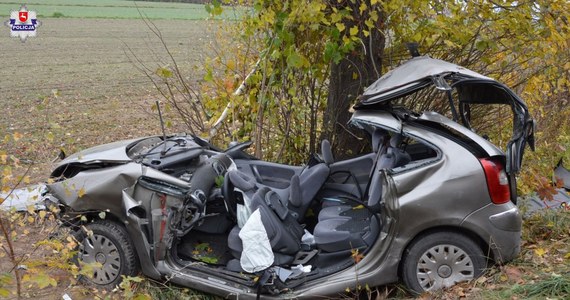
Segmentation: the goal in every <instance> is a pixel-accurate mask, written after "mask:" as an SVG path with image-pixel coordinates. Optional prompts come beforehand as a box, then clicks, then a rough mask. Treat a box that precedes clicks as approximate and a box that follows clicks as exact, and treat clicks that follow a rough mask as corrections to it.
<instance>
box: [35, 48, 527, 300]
mask: <svg viewBox="0 0 570 300" xmlns="http://www.w3.org/2000/svg"><path fill="white" fill-rule="evenodd" d="M425 90H433V91H435V92H438V93H443V94H444V95H445V96H446V97H447V98H448V100H449V105H450V107H452V109H451V118H448V117H447V116H445V113H444V112H436V111H414V110H413V108H411V107H402V106H397V105H395V104H396V101H397V100H398V99H401V98H403V97H406V96H409V95H413V94H414V93H418V92H422V91H425ZM472 105H506V106H508V107H510V109H511V111H512V115H513V118H512V123H513V127H512V128H513V132H512V137H511V139H510V141H509V142H508V144H507V147H506V149H505V150H502V149H500V148H498V147H497V146H496V145H494V144H493V143H491V142H490V141H488V140H487V139H486V138H484V137H482V136H480V135H479V134H477V133H475V132H474V131H473V130H472V128H471V125H470V122H471V121H472V120H471V119H470V114H469V113H468V112H469V109H470V106H472ZM350 124H351V126H352V128H355V129H358V130H361V131H363V132H364V133H366V135H367V136H368V137H369V141H370V145H371V147H370V148H371V151H370V152H369V153H361V154H360V155H359V156H356V157H353V158H350V159H347V160H340V161H337V160H335V158H334V156H333V154H332V152H331V147H330V143H329V142H328V141H326V140H324V141H323V142H322V147H321V151H320V152H321V153H320V155H317V156H314V157H313V159H311V160H310V163H308V164H307V165H305V166H290V165H284V164H278V163H273V162H268V161H262V160H258V159H255V158H254V157H251V156H249V155H248V154H247V153H245V152H244V149H245V148H246V147H247V146H248V144H247V143H243V144H238V145H235V146H234V147H230V149H228V150H225V151H222V150H220V149H217V148H215V147H214V146H212V145H210V144H209V143H208V142H207V141H206V140H203V139H201V138H198V137H195V136H186V135H175V136H169V137H148V138H142V139H138V140H129V141H122V142H117V143H114V144H108V145H103V146H99V147H95V148H92V149H88V150H85V151H83V152H80V153H78V154H75V155H73V156H71V157H68V158H66V159H65V160H63V161H61V162H60V163H59V164H58V165H57V166H56V168H55V169H54V171H53V173H52V174H51V176H52V178H53V179H54V182H53V183H51V184H49V185H48V193H47V194H46V195H45V198H46V199H47V201H49V202H51V203H53V204H55V205H58V206H59V207H60V210H61V212H60V219H61V220H62V221H63V222H65V223H66V224H69V225H70V226H73V228H77V229H78V231H77V234H76V237H77V239H78V241H79V249H78V260H79V262H80V263H84V264H94V266H93V274H92V276H86V277H85V278H84V279H83V280H84V281H86V282H89V283H90V284H93V285H95V286H100V287H112V286H115V285H117V284H118V283H119V282H120V280H121V275H135V274H137V273H138V272H139V270H140V271H142V273H143V274H144V275H146V276H148V277H151V278H154V279H156V280H164V279H168V280H169V281H170V282H173V283H176V284H179V285H183V286H187V287H190V288H194V289H197V290H201V291H205V292H208V293H212V294H216V295H220V296H223V297H229V298H255V297H257V296H260V295H261V296H263V297H268V298H272V297H273V298H314V297H317V296H335V295H339V294H342V293H345V291H346V290H347V289H348V290H354V289H355V288H356V287H358V286H366V285H368V286H370V287H372V286H378V285H383V284H388V283H392V282H397V281H399V280H401V281H403V282H404V283H405V285H406V286H407V287H408V288H409V290H410V291H412V292H414V293H422V292H425V291H432V290H436V289H440V288H444V287H449V286H451V285H453V284H455V283H457V282H461V281H466V280H470V279H473V278H476V277H477V276H479V275H481V274H482V272H484V270H485V269H486V268H487V266H488V265H489V264H492V263H504V262H507V261H509V260H511V259H513V258H514V257H516V256H517V255H518V253H519V251H520V239H521V223H522V221H521V216H520V213H519V210H518V209H517V207H516V205H515V203H514V202H515V201H516V177H515V175H516V174H517V172H518V171H519V170H520V169H521V164H522V158H523V152H524V149H525V147H526V146H527V145H529V146H530V147H531V148H532V147H533V143H534V140H533V130H534V128H533V126H534V123H533V120H532V118H531V116H530V114H529V112H528V109H527V107H526V105H525V103H524V102H523V101H522V100H521V99H520V98H519V97H518V96H517V95H515V94H514V93H513V92H512V91H511V90H510V89H509V88H507V87H506V86H504V85H503V84H501V83H499V82H497V81H495V80H493V79H491V78H488V77H486V76H483V75H480V74H478V73H476V72H473V71H470V70H467V69H465V68H462V67H460V66H457V65H455V64H451V63H448V62H445V61H441V60H437V59H432V58H430V57H427V56H421V57H415V58H412V59H411V60H409V61H407V62H405V63H404V64H402V65H401V66H400V67H398V68H395V69H394V70H392V71H390V72H388V73H387V74H385V75H384V76H382V77H381V78H380V79H378V81H377V82H375V83H374V84H372V85H371V86H370V87H368V88H367V89H366V90H365V92H364V94H363V95H361V97H360V98H359V102H358V103H357V104H356V105H355V106H354V113H353V116H352V119H351V121H350ZM103 212H104V214H102V213H103ZM79 216H81V217H79ZM80 225H81V226H80ZM81 228H84V229H81ZM85 229H86V230H85Z"/></svg>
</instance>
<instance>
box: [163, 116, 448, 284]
mask: <svg viewBox="0 0 570 300" xmlns="http://www.w3.org/2000/svg"><path fill="white" fill-rule="evenodd" d="M361 125H362V124H361ZM363 127H364V129H365V130H366V131H367V132H369V134H370V140H371V145H372V147H371V149H372V151H371V152H370V153H367V154H364V155H361V156H358V157H355V158H352V159H348V160H344V161H335V160H334V156H333V154H332V151H331V145H330V143H329V142H328V141H327V140H324V141H323V142H322V145H321V154H320V155H315V156H314V157H313V159H311V160H310V161H311V162H310V163H309V164H307V165H306V166H302V167H300V166H288V165H281V164H277V163H271V162H265V161H261V160H256V161H251V160H249V161H246V160H240V159H235V160H234V163H235V165H236V167H237V168H234V169H231V168H229V169H228V170H221V171H220V172H219V173H217V172H211V173H210V175H209V176H210V177H212V178H211V179H209V180H205V181H207V182H208V183H207V184H206V185H203V184H201V185H200V186H201V187H203V188H204V190H203V191H202V192H204V194H205V196H206V197H207V199H208V200H207V201H206V208H205V210H206V215H207V216H215V217H207V218H204V219H203V220H202V221H201V222H198V223H197V225H195V226H193V228H192V229H191V231H190V232H189V233H188V234H186V235H184V236H181V237H180V238H179V239H178V241H175V242H176V244H175V245H173V246H174V247H173V250H174V256H175V257H176V258H177V259H178V263H180V265H182V266H185V267H189V268H199V269H200V270H201V271H208V270H209V271H211V272H221V273H223V274H226V275H228V276H232V277H234V278H235V279H236V280H240V281H243V282H242V283H244V284H251V285H253V283H254V278H255V276H257V275H255V274H250V273H248V272H246V271H245V270H244V269H243V268H242V265H241V264H240V259H241V258H242V256H243V251H244V248H246V247H244V245H243V243H242V239H241V238H240V235H241V233H242V229H243V228H244V223H245V222H247V221H248V217H249V215H251V213H252V212H254V211H256V210H259V212H260V217H261V221H262V223H263V227H265V231H266V233H267V237H268V239H269V244H270V246H271V251H272V254H273V257H274V261H273V266H279V267H281V268H286V269H287V268H289V269H291V268H294V267H296V266H311V270H310V271H309V272H306V273H304V276H298V275H299V274H296V275H295V273H293V274H294V275H290V276H289V277H286V278H285V279H286V280H287V287H289V288H291V287H294V286H296V285H298V284H301V283H302V282H305V281H306V280H310V279H311V278H318V277H322V276H326V275H327V274H331V273H332V272H335V271H338V270H342V269H344V268H347V267H349V266H352V265H354V259H353V258H352V255H353V253H354V251H359V252H360V253H366V250H367V249H368V248H369V247H370V246H372V245H373V244H374V242H375V241H376V239H377V238H378V236H379V233H380V230H381V228H382V218H381V210H382V208H381V205H380V202H381V197H382V184H381V182H382V181H381V180H380V179H381V178H380V176H381V174H382V173H381V172H380V170H382V169H396V168H405V166H406V165H408V164H410V163H411V162H414V161H422V160H425V159H428V158H433V157H436V156H437V155H438V154H437V152H436V151H435V150H434V149H433V148H432V147H431V146H429V145H427V144H426V143H423V142H420V141H417V140H414V139H411V138H409V137H404V136H403V135H401V134H400V133H394V132H391V133H389V132H388V131H386V130H384V129H382V128H378V127H374V126H372V125H369V124H368V125H366V124H364V126H363ZM204 168H207V167H204ZM199 169H200V168H199ZM199 169H198V170H196V172H195V174H201V176H206V175H207V173H206V172H202V173H201V172H200V170H199ZM220 176H223V183H222V184H220V185H216V184H214V181H215V177H220ZM208 185H210V186H212V188H211V189H209V190H208V189H207V188H206V186H208ZM194 186H196V185H194ZM296 276H298V277H296ZM301 277H302V278H303V279H302V280H301V279H300V278H301ZM298 278H299V280H297V279H298ZM283 281H285V280H283Z"/></svg>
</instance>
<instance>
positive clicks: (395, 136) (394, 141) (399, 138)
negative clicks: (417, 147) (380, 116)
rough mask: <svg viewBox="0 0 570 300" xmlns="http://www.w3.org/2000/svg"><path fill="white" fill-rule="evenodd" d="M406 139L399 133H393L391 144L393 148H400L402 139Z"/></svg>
mask: <svg viewBox="0 0 570 300" xmlns="http://www.w3.org/2000/svg"><path fill="white" fill-rule="evenodd" d="M403 140H404V136H403V135H401V134H399V133H394V134H392V138H391V139H390V146H392V147H393V148H398V147H399V146H400V144H401V143H402V141H403Z"/></svg>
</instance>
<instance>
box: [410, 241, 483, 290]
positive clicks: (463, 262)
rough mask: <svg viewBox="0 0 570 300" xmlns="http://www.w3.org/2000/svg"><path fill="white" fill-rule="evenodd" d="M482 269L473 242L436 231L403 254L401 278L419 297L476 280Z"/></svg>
mask: <svg viewBox="0 0 570 300" xmlns="http://www.w3.org/2000/svg"><path fill="white" fill-rule="evenodd" d="M486 266H487V259H486V258H485V256H484V255H483V251H482V250H481V248H480V247H479V245H477V244H476V243H475V242H473V240H471V239H470V238H468V237H466V236H464V235H462V234H458V233H453V232H437V233H432V234H428V235H425V236H423V237H421V238H419V239H418V240H416V241H414V242H412V244H411V245H410V246H409V247H408V248H407V250H406V251H405V252H404V257H403V260H402V279H403V280H404V283H405V284H406V286H407V287H408V289H410V290H411V291H412V292H414V293H417V294H420V293H423V292H426V291H433V290H438V289H441V288H445V287H450V286H452V285H454V284H456V283H458V282H461V281H467V280H471V279H473V278H477V277H478V276H480V275H481V274H482V273H483V271H484V270H485V268H486Z"/></svg>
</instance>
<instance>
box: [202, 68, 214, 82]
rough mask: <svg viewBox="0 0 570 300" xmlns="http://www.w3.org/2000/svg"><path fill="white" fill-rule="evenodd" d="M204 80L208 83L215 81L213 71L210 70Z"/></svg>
mask: <svg viewBox="0 0 570 300" xmlns="http://www.w3.org/2000/svg"><path fill="white" fill-rule="evenodd" d="M204 80H205V81H208V82H212V81H214V75H213V74H212V69H210V68H208V70H207V71H206V75H204Z"/></svg>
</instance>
